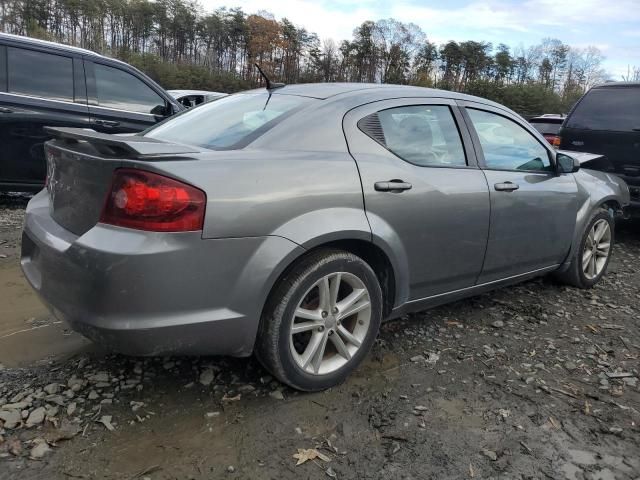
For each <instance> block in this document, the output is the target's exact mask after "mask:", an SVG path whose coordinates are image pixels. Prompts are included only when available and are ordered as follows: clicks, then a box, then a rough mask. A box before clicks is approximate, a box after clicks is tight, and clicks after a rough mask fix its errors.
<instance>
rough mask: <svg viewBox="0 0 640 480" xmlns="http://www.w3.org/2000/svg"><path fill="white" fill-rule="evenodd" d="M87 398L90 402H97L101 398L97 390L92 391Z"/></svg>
mask: <svg viewBox="0 0 640 480" xmlns="http://www.w3.org/2000/svg"><path fill="white" fill-rule="evenodd" d="M87 398H88V399H89V400H97V399H98V398H100V395H98V394H97V393H96V391H95V390H91V391H90V392H89V396H88V397H87Z"/></svg>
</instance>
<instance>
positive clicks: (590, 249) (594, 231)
mask: <svg viewBox="0 0 640 480" xmlns="http://www.w3.org/2000/svg"><path fill="white" fill-rule="evenodd" d="M610 253H611V227H610V226H609V222H608V221H607V220H605V219H603V218H601V219H600V220H598V221H597V222H596V223H594V224H593V227H591V230H590V231H589V235H588V236H587V240H586V242H585V244H584V250H583V252H582V271H583V273H584V275H585V277H586V278H587V279H588V280H593V279H594V278H596V277H597V276H598V275H600V274H601V273H602V271H603V270H604V268H605V266H606V265H607V260H608V258H609V254H610Z"/></svg>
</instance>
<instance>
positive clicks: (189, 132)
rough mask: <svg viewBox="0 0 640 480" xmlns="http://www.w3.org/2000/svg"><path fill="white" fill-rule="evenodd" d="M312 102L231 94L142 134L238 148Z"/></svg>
mask: <svg viewBox="0 0 640 480" xmlns="http://www.w3.org/2000/svg"><path fill="white" fill-rule="evenodd" d="M313 101H316V100H314V99H311V98H308V97H298V96H295V95H278V94H271V93H268V92H264V93H255V94H248V93H247V94H239V95H230V96H228V97H224V98H221V99H220V100H216V101H215V102H210V103H205V104H202V105H201V106H199V107H198V108H194V109H191V110H188V111H186V112H184V113H181V114H180V115H177V116H175V117H173V118H171V119H169V120H167V121H164V122H162V123H161V124H159V125H158V126H156V127H153V128H151V129H150V130H147V133H145V136H147V137H151V138H157V139H158V140H165V141H168V142H175V143H182V144H187V145H196V146H199V147H204V148H210V149H212V150H223V149H231V148H236V147H237V148H239V146H242V145H246V144H248V143H249V142H251V141H253V140H255V139H256V138H257V137H258V136H259V135H261V134H263V133H264V132H266V131H267V130H268V129H269V128H271V127H273V126H275V125H276V124H277V123H279V122H280V121H282V119H284V118H285V117H286V116H287V115H288V114H290V113H293V112H294V111H296V110H297V109H298V108H301V107H303V106H304V105H307V104H308V103H310V102H313Z"/></svg>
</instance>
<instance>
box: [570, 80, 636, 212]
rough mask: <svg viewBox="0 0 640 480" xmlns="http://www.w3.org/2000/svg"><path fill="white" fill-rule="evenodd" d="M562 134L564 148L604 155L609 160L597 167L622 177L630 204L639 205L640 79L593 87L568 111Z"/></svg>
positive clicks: (634, 206)
mask: <svg viewBox="0 0 640 480" xmlns="http://www.w3.org/2000/svg"><path fill="white" fill-rule="evenodd" d="M560 138H561V140H560V148H561V149H562V150H578V151H581V152H590V153H600V154H603V155H605V156H606V157H607V162H606V163H605V164H603V166H602V168H601V167H598V169H602V170H605V171H609V172H612V173H615V174H616V175H618V176H619V177H622V178H623V179H624V180H625V181H626V182H627V184H628V185H629V190H630V191H631V207H633V208H634V210H637V209H638V207H640V83H627V82H612V83H605V84H602V85H598V86H596V87H593V88H592V89H591V90H589V91H588V92H587V93H585V94H584V96H583V97H582V98H581V99H580V100H579V101H578V103H577V104H576V105H575V106H574V107H573V110H571V112H570V113H569V116H568V117H567V119H566V120H565V122H564V124H563V125H562V129H561V130H560ZM590 168H591V167H590Z"/></svg>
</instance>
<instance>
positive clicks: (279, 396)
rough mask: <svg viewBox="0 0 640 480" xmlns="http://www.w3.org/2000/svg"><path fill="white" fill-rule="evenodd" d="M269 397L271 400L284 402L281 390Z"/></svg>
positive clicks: (275, 391)
mask: <svg viewBox="0 0 640 480" xmlns="http://www.w3.org/2000/svg"><path fill="white" fill-rule="evenodd" d="M269 396H270V397H271V398H275V399H276V400H284V395H283V394H282V391H281V390H274V391H273V392H271V393H269Z"/></svg>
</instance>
